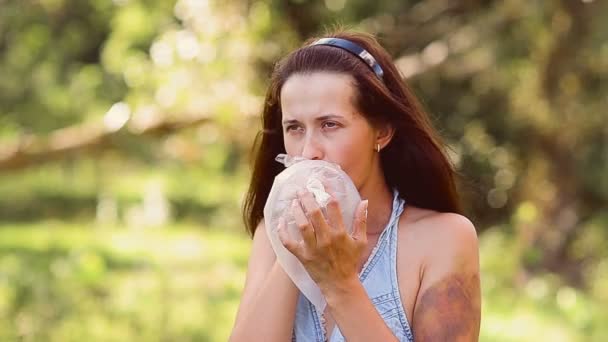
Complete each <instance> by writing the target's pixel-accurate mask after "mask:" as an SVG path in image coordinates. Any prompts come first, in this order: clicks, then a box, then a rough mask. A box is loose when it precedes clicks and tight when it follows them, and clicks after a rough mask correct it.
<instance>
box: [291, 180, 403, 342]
mask: <svg viewBox="0 0 608 342" xmlns="http://www.w3.org/2000/svg"><path fill="white" fill-rule="evenodd" d="M393 196H394V197H393V210H392V213H391V218H390V220H389V222H388V225H387V226H386V227H385V228H384V230H383V231H382V233H381V234H380V237H379V238H378V242H377V244H376V246H375V247H374V249H373V250H372V253H371V254H370V256H369V258H368V259H367V262H366V263H365V265H364V266H363V269H362V270H361V273H360V274H359V279H360V280H361V283H362V284H363V287H364V288H365V290H366V292H367V295H368V296H369V298H370V299H371V301H372V304H373V305H374V307H375V308H376V310H378V313H380V316H381V317H382V319H383V320H384V322H385V323H386V325H387V326H388V327H389V328H390V329H391V331H392V332H393V334H394V335H395V336H396V337H397V339H398V340H399V341H408V342H412V341H414V336H413V334H412V329H411V328H410V326H409V324H408V321H407V317H406V314H405V310H404V308H403V305H402V303H401V295H400V294H399V287H398V285H397V232H398V231H399V229H398V228H399V227H398V226H399V217H400V216H401V213H402V212H403V210H404V208H405V201H404V200H402V199H401V198H399V193H398V192H397V191H396V190H395V191H394V195H393ZM321 321H322V313H320V312H317V310H316V309H315V307H314V306H313V305H312V303H310V301H308V299H306V297H305V296H304V295H302V294H300V296H299V298H298V304H297V308H296V317H295V321H294V329H293V335H292V341H297V342H325V341H329V342H344V336H342V333H341V332H340V329H339V327H338V325H337V324H336V325H335V327H334V329H333V332H332V334H331V337H329V338H328V337H327V336H325V335H326V333H325V329H324V327H323V324H322V323H321Z"/></svg>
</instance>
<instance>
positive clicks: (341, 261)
mask: <svg viewBox="0 0 608 342" xmlns="http://www.w3.org/2000/svg"><path fill="white" fill-rule="evenodd" d="M291 212H292V215H293V216H294V218H295V221H296V224H297V226H298V228H299V230H300V232H301V234H302V238H303V240H302V241H301V242H297V241H295V240H293V239H291V238H289V236H288V235H287V232H286V230H285V221H284V220H283V219H282V220H281V222H280V223H279V238H280V239H281V242H282V243H283V245H284V246H285V248H287V250H289V251H290V252H291V253H292V254H293V255H295V256H296V257H297V258H298V260H300V262H301V263H302V265H304V268H305V269H306V270H307V271H308V274H309V275H310V277H311V278H312V279H313V280H314V281H315V282H316V283H317V285H319V288H320V289H321V291H322V292H325V291H332V290H334V289H339V288H340V287H341V286H343V285H346V284H349V283H350V282H351V281H353V280H357V281H358V270H359V262H360V259H361V256H362V255H363V252H364V251H365V247H366V245H367V233H366V230H367V200H365V201H362V202H361V203H360V204H359V206H358V207H357V210H356V211H355V221H354V227H353V233H352V236H351V235H349V234H348V233H347V231H346V229H345V228H344V224H343V222H342V214H341V212H340V206H339V203H338V201H337V200H336V199H335V198H334V197H333V196H332V197H331V198H330V200H329V202H328V203H327V206H326V213H327V218H326V217H325V216H324V215H323V212H322V211H321V208H320V207H319V206H318V205H317V202H316V201H315V199H314V196H313V194H312V193H310V192H308V191H303V192H298V199H297V200H294V201H293V203H292V206H291Z"/></svg>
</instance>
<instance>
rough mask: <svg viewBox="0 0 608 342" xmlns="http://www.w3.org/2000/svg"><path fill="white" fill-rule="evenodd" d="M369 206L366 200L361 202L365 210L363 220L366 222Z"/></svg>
mask: <svg viewBox="0 0 608 342" xmlns="http://www.w3.org/2000/svg"><path fill="white" fill-rule="evenodd" d="M368 204H369V201H368V200H365V201H363V208H365V219H366V220H367V206H368Z"/></svg>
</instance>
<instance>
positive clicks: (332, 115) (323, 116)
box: [283, 114, 344, 125]
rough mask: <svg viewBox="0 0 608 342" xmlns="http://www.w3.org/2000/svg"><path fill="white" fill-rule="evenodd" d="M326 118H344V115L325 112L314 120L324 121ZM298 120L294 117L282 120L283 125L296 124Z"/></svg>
mask: <svg viewBox="0 0 608 342" xmlns="http://www.w3.org/2000/svg"><path fill="white" fill-rule="evenodd" d="M328 119H344V116H342V115H338V114H326V115H322V116H319V117H317V118H315V121H324V120H328ZM297 123H300V121H298V120H296V119H289V120H283V125H290V124H297Z"/></svg>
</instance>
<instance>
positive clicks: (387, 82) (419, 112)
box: [243, 31, 462, 236]
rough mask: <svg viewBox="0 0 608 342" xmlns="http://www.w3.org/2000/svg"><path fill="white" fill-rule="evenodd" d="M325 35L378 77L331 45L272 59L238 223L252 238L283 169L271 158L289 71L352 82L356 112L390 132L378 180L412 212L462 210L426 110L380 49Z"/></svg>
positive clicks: (363, 39) (362, 37)
mask: <svg viewBox="0 0 608 342" xmlns="http://www.w3.org/2000/svg"><path fill="white" fill-rule="evenodd" d="M325 37H334V38H342V39H347V40H349V41H351V42H354V43H356V44H358V45H359V46H361V47H363V48H364V49H365V50H367V51H368V52H369V53H370V54H371V55H372V56H374V58H375V59H376V61H377V62H378V63H379V64H380V66H381V67H382V69H383V70H384V76H383V80H381V79H380V78H378V76H376V74H374V72H373V71H372V70H371V68H369V67H368V66H367V65H366V64H365V63H364V62H363V61H361V60H360V59H359V58H358V57H356V56H354V55H353V54H351V53H350V52H347V51H344V50H342V49H340V48H336V47H332V46H323V45H314V46H309V45H310V43H312V42H313V41H315V40H316V39H318V38H311V39H310V40H308V41H306V42H305V43H304V45H303V46H302V47H301V48H299V49H297V50H295V51H293V52H291V53H290V54H289V55H287V56H286V57H284V58H283V59H282V60H280V61H279V62H278V63H277V64H276V65H275V68H274V71H273V73H272V77H271V81H270V85H269V87H268V92H267V93H266V99H265V102H264V111H263V115H262V127H263V129H262V131H260V132H258V135H257V136H256V139H255V142H254V146H253V153H254V167H253V174H252V177H251V183H250V185H249V190H248V192H247V195H246V198H245V202H244V206H243V218H244V221H245V224H246V226H247V230H248V231H249V233H250V234H251V235H252V236H253V234H254V233H255V229H256V227H257V225H258V224H259V222H260V221H261V220H262V218H263V215H264V213H263V211H264V205H265V204H266V200H267V198H268V194H269V193H270V189H271V187H272V184H273V181H274V177H275V176H276V175H277V174H278V173H280V172H281V171H282V170H283V169H284V167H283V165H281V164H280V163H278V162H276V161H275V160H274V158H275V157H276V155H277V154H279V153H285V146H284V142H283V133H282V126H281V101H280V93H281V87H282V86H283V84H284V83H285V81H286V80H287V79H288V78H289V76H291V75H293V74H302V73H312V72H317V71H327V72H337V73H344V74H348V75H351V76H352V77H353V78H354V80H355V89H356V99H355V106H356V108H357V109H358V110H359V111H360V112H361V113H362V114H363V115H364V116H365V117H366V119H367V120H368V121H369V122H370V124H372V125H374V126H377V125H384V124H389V125H391V126H392V127H393V128H394V129H395V133H394V135H393V138H392V139H391V141H390V143H389V144H388V145H387V146H386V147H384V149H382V151H381V152H380V160H381V164H382V170H383V172H384V177H385V179H386V182H387V184H388V186H389V187H391V188H396V189H397V190H398V191H399V195H400V196H401V197H402V198H403V199H405V200H406V201H407V203H408V204H412V205H414V206H417V207H421V208H426V209H432V210H436V211H439V212H453V213H459V214H461V213H462V206H461V203H460V199H459V196H458V193H457V191H456V185H455V176H456V175H457V173H456V171H455V170H454V167H453V165H452V164H451V162H450V160H449V158H448V156H447V153H446V150H445V145H444V143H443V142H442V140H441V137H440V136H439V134H438V133H437V131H436V130H435V129H434V128H433V126H432V124H431V122H430V120H429V118H428V115H427V113H426V112H425V111H424V110H423V108H422V106H421V105H420V103H419V101H418V100H417V99H416V97H415V96H414V94H413V93H412V91H411V90H410V89H409V88H408V86H407V85H406V83H405V81H404V80H403V78H402V77H401V76H400V74H399V71H398V70H397V68H396V67H395V65H394V63H393V61H392V58H391V57H390V55H389V54H388V52H387V51H386V50H385V49H384V48H382V47H381V46H380V44H379V43H378V42H377V41H376V39H375V38H374V37H373V36H371V35H369V34H365V33H359V32H351V31H338V32H334V33H332V34H329V35H326V36H325Z"/></svg>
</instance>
